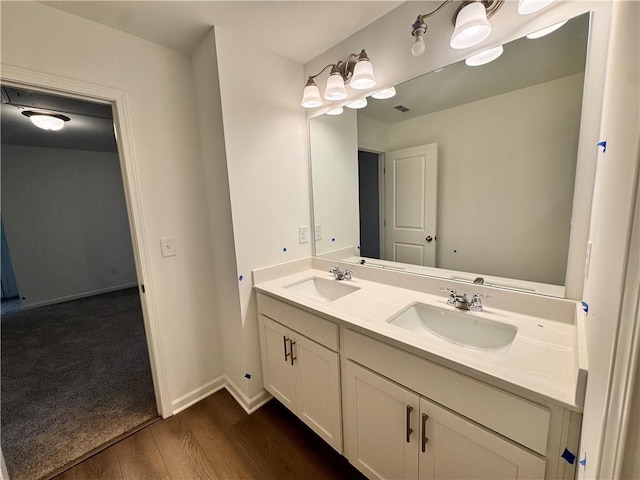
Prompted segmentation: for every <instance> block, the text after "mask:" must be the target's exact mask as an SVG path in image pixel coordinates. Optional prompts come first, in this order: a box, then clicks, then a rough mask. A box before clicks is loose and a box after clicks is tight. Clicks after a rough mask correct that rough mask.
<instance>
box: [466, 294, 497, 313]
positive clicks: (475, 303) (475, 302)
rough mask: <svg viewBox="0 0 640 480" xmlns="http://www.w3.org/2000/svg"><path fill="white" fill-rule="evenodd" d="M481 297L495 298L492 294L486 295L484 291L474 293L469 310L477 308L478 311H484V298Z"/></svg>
mask: <svg viewBox="0 0 640 480" xmlns="http://www.w3.org/2000/svg"><path fill="white" fill-rule="evenodd" d="M481 298H486V299H487V300H493V297H492V296H491V295H485V294H484V293H478V292H476V293H474V294H473V295H472V296H471V303H470V304H469V310H475V311H476V312H481V311H482V300H480V299H481Z"/></svg>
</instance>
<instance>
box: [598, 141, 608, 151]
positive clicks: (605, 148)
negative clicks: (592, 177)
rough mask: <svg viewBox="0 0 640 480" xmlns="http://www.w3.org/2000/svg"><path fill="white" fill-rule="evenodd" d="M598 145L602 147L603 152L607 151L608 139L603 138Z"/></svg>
mask: <svg viewBox="0 0 640 480" xmlns="http://www.w3.org/2000/svg"><path fill="white" fill-rule="evenodd" d="M598 146H599V147H602V153H604V152H606V151H607V141H606V140H603V141H602V142H598Z"/></svg>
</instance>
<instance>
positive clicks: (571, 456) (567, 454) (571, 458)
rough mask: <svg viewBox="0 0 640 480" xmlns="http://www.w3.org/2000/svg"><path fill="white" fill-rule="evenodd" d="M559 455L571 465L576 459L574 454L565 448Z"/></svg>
mask: <svg viewBox="0 0 640 480" xmlns="http://www.w3.org/2000/svg"><path fill="white" fill-rule="evenodd" d="M560 456H561V457H562V458H564V459H565V460H566V461H567V463H569V464H571V465H573V464H574V462H575V461H576V456H575V455H574V454H573V453H571V452H570V451H569V449H567V448H565V449H564V452H562V455H560Z"/></svg>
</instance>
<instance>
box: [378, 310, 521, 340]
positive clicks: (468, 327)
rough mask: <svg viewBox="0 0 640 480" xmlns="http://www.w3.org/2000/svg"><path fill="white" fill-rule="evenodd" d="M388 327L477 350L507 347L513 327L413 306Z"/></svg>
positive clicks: (474, 314)
mask: <svg viewBox="0 0 640 480" xmlns="http://www.w3.org/2000/svg"><path fill="white" fill-rule="evenodd" d="M387 322H388V323H390V324H392V325H396V326H398V327H401V328H404V329H407V330H410V331H412V332H417V333H430V334H432V335H435V336H437V337H439V338H442V339H444V340H447V341H449V342H451V343H455V344H458V345H464V346H467V347H472V348H477V349H481V350H498V349H501V348H504V347H507V346H508V345H511V343H512V342H513V339H514V338H515V336H516V333H518V329H517V327H514V326H513V325H509V324H506V323H502V322H496V321H493V320H489V319H486V318H481V317H479V316H478V313H477V312H472V311H461V310H456V309H454V308H453V307H451V310H449V309H446V310H445V309H442V308H438V307H433V306H431V305H425V304H423V303H413V304H411V305H410V306H409V307H408V308H406V309H404V310H403V311H402V312H400V313H399V314H397V315H396V316H394V317H392V318H390V319H389V320H387Z"/></svg>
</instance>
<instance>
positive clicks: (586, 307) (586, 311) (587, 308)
mask: <svg viewBox="0 0 640 480" xmlns="http://www.w3.org/2000/svg"><path fill="white" fill-rule="evenodd" d="M580 304H581V305H582V310H584V313H589V304H588V303H587V302H580Z"/></svg>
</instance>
